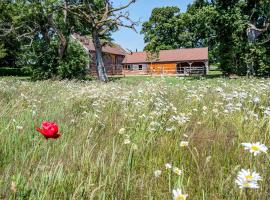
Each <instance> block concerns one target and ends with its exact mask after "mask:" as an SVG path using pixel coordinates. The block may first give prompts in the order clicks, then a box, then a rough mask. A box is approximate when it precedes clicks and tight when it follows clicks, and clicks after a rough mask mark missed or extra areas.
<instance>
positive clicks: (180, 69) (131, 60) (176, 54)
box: [72, 34, 209, 76]
mask: <svg viewBox="0 0 270 200" xmlns="http://www.w3.org/2000/svg"><path fill="white" fill-rule="evenodd" d="M72 38H73V39H74V40H77V41H79V42H80V43H81V44H82V45H83V47H84V48H85V49H86V51H87V52H88V53H89V56H90V58H91V63H90V65H89V69H90V73H91V75H93V76H95V75H97V73H96V58H95V57H96V55H95V47H94V44H93V41H92V40H91V39H90V38H88V37H87V36H80V35H79V34H73V35H72ZM102 54H103V62H104V66H105V68H106V72H107V74H108V75H127V76H128V75H162V74H168V75H180V76H181V75H183V76H187V75H192V74H200V75H205V74H207V73H208V70H209V65H208V48H186V49H185V48H182V49H173V50H161V51H159V52H158V53H151V54H150V53H149V52H131V53H127V52H126V51H125V50H124V49H123V48H122V47H121V46H120V45H118V44H115V43H111V44H110V45H104V46H103V47H102Z"/></svg>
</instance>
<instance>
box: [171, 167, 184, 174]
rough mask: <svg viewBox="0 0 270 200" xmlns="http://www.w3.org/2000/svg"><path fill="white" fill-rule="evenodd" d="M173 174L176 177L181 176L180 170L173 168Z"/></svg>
mask: <svg viewBox="0 0 270 200" xmlns="http://www.w3.org/2000/svg"><path fill="white" fill-rule="evenodd" d="M173 172H174V173H176V174H177V175H178V176H180V175H181V174H182V170H181V169H179V168H178V167H174V168H173Z"/></svg>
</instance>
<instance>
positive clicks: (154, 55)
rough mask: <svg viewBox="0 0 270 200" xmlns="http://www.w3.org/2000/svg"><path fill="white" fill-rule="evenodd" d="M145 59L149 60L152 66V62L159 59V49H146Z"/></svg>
mask: <svg viewBox="0 0 270 200" xmlns="http://www.w3.org/2000/svg"><path fill="white" fill-rule="evenodd" d="M146 61H148V62H150V63H151V67H152V64H153V62H157V61H159V51H151V50H150V51H146ZM151 73H152V72H151Z"/></svg>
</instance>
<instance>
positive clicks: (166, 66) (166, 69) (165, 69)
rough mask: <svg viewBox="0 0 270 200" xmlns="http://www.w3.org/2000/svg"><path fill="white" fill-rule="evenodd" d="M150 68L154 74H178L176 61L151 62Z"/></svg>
mask: <svg viewBox="0 0 270 200" xmlns="http://www.w3.org/2000/svg"><path fill="white" fill-rule="evenodd" d="M149 70H150V73H153V74H176V63H153V64H149Z"/></svg>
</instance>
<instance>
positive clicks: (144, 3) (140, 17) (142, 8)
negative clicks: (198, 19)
mask: <svg viewBox="0 0 270 200" xmlns="http://www.w3.org/2000/svg"><path fill="white" fill-rule="evenodd" d="M128 1H129V0H113V2H114V6H115V7H118V6H119V5H124V4H125V3H127V2H128ZM192 1H193V0H137V2H136V3H135V4H133V5H131V6H130V7H129V8H128V9H127V11H129V13H130V18H131V19H133V20H134V21H140V22H145V21H148V19H149V17H150V15H151V12H152V10H153V9H154V8H156V7H163V6H177V7H179V8H180V10H181V12H185V11H186V8H187V5H188V4H190V3H192ZM136 30H137V32H138V33H136V32H135V31H133V30H130V29H128V28H120V30H118V31H117V32H115V33H113V34H112V37H113V39H114V41H115V42H116V43H117V44H120V45H121V46H122V47H123V48H125V49H129V50H132V51H136V49H137V50H138V51H142V50H143V48H144V46H145V44H144V40H143V35H142V34H140V31H141V24H140V25H139V26H137V27H136Z"/></svg>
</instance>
